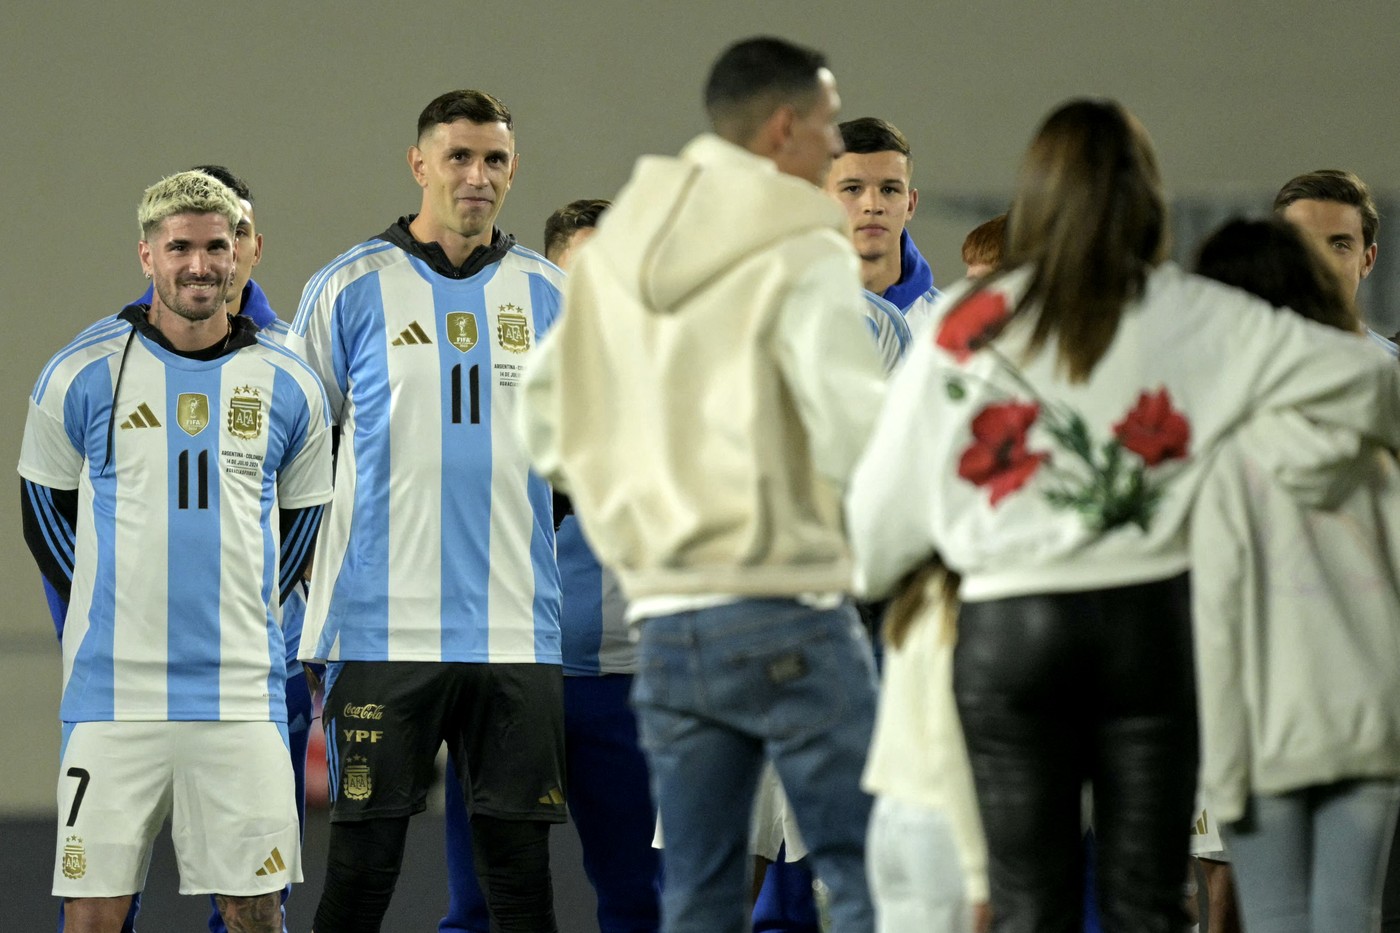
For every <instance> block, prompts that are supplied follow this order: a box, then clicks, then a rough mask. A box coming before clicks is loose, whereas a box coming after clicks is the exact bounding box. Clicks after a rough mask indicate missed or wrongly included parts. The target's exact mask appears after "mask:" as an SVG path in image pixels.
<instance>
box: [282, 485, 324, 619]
mask: <svg viewBox="0 0 1400 933" xmlns="http://www.w3.org/2000/svg"><path fill="white" fill-rule="evenodd" d="M324 511H325V506H321V505H311V506H307V507H306V508H303V509H282V510H281V517H280V520H279V524H280V525H281V528H280V531H281V536H282V547H281V549H280V553H281V555H282V561H281V566H279V567H278V569H277V585H278V591H279V593H280V594H281V600H280V601H281V602H283V603H285V602H286V601H287V597H288V596H290V595H292V590H294V589H295V588H296V586H297V584H298V583H300V582H301V578H302V574H304V573H305V572H306V568H307V566H308V565H309V564H310V563H311V554H312V551H313V550H314V547H313V546H314V545H315V543H316V532H317V531H319V530H320V528H321V516H322V514H323V512H324Z"/></svg>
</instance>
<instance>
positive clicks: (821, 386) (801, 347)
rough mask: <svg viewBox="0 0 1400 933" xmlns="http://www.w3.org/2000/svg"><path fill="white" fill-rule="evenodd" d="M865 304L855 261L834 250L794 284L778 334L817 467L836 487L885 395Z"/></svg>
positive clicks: (785, 369) (785, 375) (843, 480)
mask: <svg viewBox="0 0 1400 933" xmlns="http://www.w3.org/2000/svg"><path fill="white" fill-rule="evenodd" d="M864 302H865V299H864V296H863V294H862V292H861V288H860V282H859V280H858V279H857V277H856V273H855V258H854V256H851V255H847V254H846V253H837V252H833V253H832V254H830V255H829V256H827V257H824V258H822V259H820V260H818V261H817V262H814V263H813V264H812V265H811V266H809V267H808V268H807V269H806V270H805V272H804V274H803V275H802V276H801V278H799V279H798V280H797V281H796V282H795V283H794V284H793V287H792V289H791V290H790V291H789V293H788V295H787V297H786V298H785V300H784V301H783V306H782V307H781V308H780V309H779V311H778V318H777V323H776V328H775V333H774V351H775V354H776V356H777V361H778V366H779V368H780V369H781V370H782V374H783V378H784V380H785V381H786V383H787V385H788V388H789V390H790V391H791V392H792V396H793V399H794V401H795V402H796V405H797V413H798V417H799V418H801V419H802V424H803V426H804V427H805V428H806V433H807V439H808V443H809V444H810V445H811V451H812V460H813V463H814V464H815V465H816V468H817V470H818V472H820V473H821V474H822V475H823V476H825V477H826V478H827V479H829V480H831V481H832V482H833V483H834V484H835V485H836V487H837V488H838V489H841V488H845V486H846V484H847V482H849V480H850V477H851V470H852V469H853V468H854V467H855V463H856V460H857V458H859V456H860V453H861V450H862V449H863V448H864V446H865V442H866V439H867V438H868V437H869V436H870V430H871V427H872V426H873V425H874V423H875V415H876V413H877V412H878V411H879V409H880V400H881V398H882V396H883V394H884V374H883V372H882V370H881V368H880V361H879V359H878V357H877V356H876V353H875V348H874V346H872V344H871V340H870V333H869V329H868V327H867V325H865V324H864V320H863V319H864V317H865V307H864Z"/></svg>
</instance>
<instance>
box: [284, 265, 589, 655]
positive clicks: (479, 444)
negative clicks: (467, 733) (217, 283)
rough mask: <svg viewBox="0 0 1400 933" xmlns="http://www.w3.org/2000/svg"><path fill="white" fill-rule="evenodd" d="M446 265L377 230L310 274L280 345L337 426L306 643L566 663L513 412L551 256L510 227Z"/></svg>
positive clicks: (548, 515)
mask: <svg viewBox="0 0 1400 933" xmlns="http://www.w3.org/2000/svg"><path fill="white" fill-rule="evenodd" d="M495 248H496V250H497V252H498V254H499V259H498V261H492V262H489V263H486V264H484V265H483V266H482V267H481V268H480V269H479V270H478V271H476V272H475V273H473V274H469V275H466V276H465V277H460V278H455V277H451V276H448V275H444V274H441V273H440V272H438V271H436V270H435V269H434V268H433V267H432V266H431V265H430V264H429V263H428V262H426V261H425V260H424V259H423V258H422V257H421V256H419V255H415V254H413V253H411V252H410V251H408V250H406V249H404V248H402V247H401V246H399V245H396V244H394V243H391V242H389V241H387V240H385V239H376V240H371V241H369V242H366V243H363V244H361V245H359V246H357V247H355V248H353V249H351V250H350V251H349V252H347V253H345V254H344V255H342V256H341V257H340V258H338V259H336V260H335V261H333V262H332V263H331V264H330V265H328V266H327V267H326V268H325V269H323V270H322V271H321V272H319V273H318V274H317V275H316V276H314V277H313V278H312V279H311V281H310V282H309V283H308V284H307V287H306V290H305V292H304V294H303V296H302V302H301V306H300V308H299V309H298V311H297V315H296V318H295V319H294V321H293V322H292V325H291V333H290V335H289V337H288V346H289V347H291V348H292V349H293V350H295V351H296V352H299V353H303V354H304V355H305V357H306V359H307V360H308V362H310V364H311V366H312V368H313V369H314V370H315V371H316V372H317V373H318V374H319V375H320V376H321V378H322V380H323V381H324V382H325V384H326V390H327V393H328V394H329V397H330V403H331V409H332V419H333V420H334V421H335V422H336V423H337V424H338V425H339V428H340V446H339V452H338V455H337V461H336V483H335V500H334V504H333V506H332V507H331V509H330V514H329V515H328V516H327V518H326V520H325V523H324V524H323V526H322V529H321V536H320V540H319V542H318V544H317V553H316V559H315V571H314V575H313V582H312V587H311V596H310V600H309V603H308V607H307V616H306V623H305V630H304V634H303V639H302V657H303V658H308V659H310V658H315V659H322V660H365V661H379V660H388V661H467V662H530V663H555V664H557V663H559V661H560V642H559V572H558V567H557V565H556V563H555V558H554V524H553V517H552V516H553V513H552V505H551V494H550V490H549V487H548V486H547V485H546V484H545V482H544V481H543V480H542V479H540V478H539V477H538V476H537V475H535V474H534V473H533V472H532V471H530V470H529V469H528V460H527V458H526V457H525V454H524V452H523V450H522V449H521V444H520V442H519V440H518V439H517V438H516V435H515V432H514V430H513V426H512V425H513V418H512V411H513V408H514V405H515V394H516V386H517V385H518V383H519V381H520V379H521V377H522V375H523V372H524V365H525V361H526V360H527V359H528V358H529V355H530V354H531V353H532V352H533V351H534V349H535V346H536V345H537V343H538V341H539V339H540V337H541V335H543V334H544V333H545V331H546V330H548V328H549V326H550V325H551V324H552V323H553V321H554V318H555V316H556V314H557V313H558V308H559V286H560V283H561V281H562V273H560V272H559V270H558V269H557V268H555V267H554V266H553V265H551V264H550V263H548V262H546V261H545V260H544V259H542V258H541V257H539V256H538V255H536V254H535V253H533V252H531V251H529V250H526V249H524V248H521V247H519V246H514V245H512V243H511V242H510V241H508V238H507V242H505V243H501V244H498V245H497V247H495Z"/></svg>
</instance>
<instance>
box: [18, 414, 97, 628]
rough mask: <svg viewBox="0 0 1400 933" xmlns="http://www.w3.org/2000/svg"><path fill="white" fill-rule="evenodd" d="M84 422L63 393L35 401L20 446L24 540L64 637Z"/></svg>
mask: <svg viewBox="0 0 1400 933" xmlns="http://www.w3.org/2000/svg"><path fill="white" fill-rule="evenodd" d="M70 407H72V408H73V410H72V411H71V412H70V411H69V410H68V409H69V408H70ZM80 420H81V418H80V415H79V412H78V410H77V406H76V404H74V405H73V406H69V404H68V398H67V396H66V394H64V393H59V392H56V391H53V392H49V393H46V394H44V395H42V396H40V397H38V398H31V399H30V401H29V414H28V416H27V417H26V418H25V422H24V440H23V441H22V442H21V445H20V457H19V472H20V476H21V480H20V513H21V516H22V520H23V526H24V540H25V543H26V544H27V545H29V550H30V553H32V554H33V555H34V560H35V561H36V562H37V563H38V565H39V571H40V572H41V573H42V574H43V576H44V584H45V590H46V594H47V595H48V603H49V613H50V615H52V616H53V623H54V628H55V630H56V631H57V632H58V635H59V637H60V638H61V637H63V620H64V617H65V616H66V615H67V608H68V607H67V603H68V599H69V595H70V591H71V589H72V585H73V563H74V558H75V554H76V533H75V530H76V528H77V524H78V478H79V477H80V476H81V475H82V469H83V462H84V460H83V455H82V451H81V449H80V447H79V442H80V441H81V432H80V431H79V430H78V429H77V425H78V424H79V423H80ZM70 424H71V425H72V426H73V427H72V429H71V430H70V429H69V427H68V426H69V425H70Z"/></svg>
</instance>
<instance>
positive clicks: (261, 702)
mask: <svg viewBox="0 0 1400 933" xmlns="http://www.w3.org/2000/svg"><path fill="white" fill-rule="evenodd" d="M142 311H143V313H144V309H142ZM247 344H248V345H245V346H242V347H240V348H238V349H236V350H233V351H231V352H228V353H226V354H225V355H222V356H219V357H217V358H215V359H208V360H198V359H191V358H189V357H186V356H181V355H179V354H177V353H174V352H172V351H170V350H168V349H166V348H165V347H162V346H160V345H159V344H157V343H156V342H155V341H153V340H151V339H150V338H148V337H147V336H146V335H145V334H144V333H133V327H132V324H131V323H130V322H129V321H128V320H126V319H125V317H124V316H123V317H117V318H109V319H105V320H104V321H102V322H100V323H99V324H97V325H94V326H93V327H90V328H89V329H88V330H86V331H84V332H83V333H82V334H81V335H80V336H79V337H78V339H76V340H75V341H74V342H73V343H72V344H70V345H69V346H68V347H67V348H65V349H64V350H63V351H61V352H60V353H59V354H58V355H57V356H55V357H54V358H53V360H52V361H51V362H50V363H49V364H48V366H47V367H46V368H45V369H44V371H43V372H42V373H41V375H40V377H39V380H38V383H37V384H36V386H35V389H34V392H33V394H32V396H31V398H30V403H29V407H30V411H29V417H28V419H27V421H26V426H25V434H24V441H23V446H22V450H21V455H20V466H19V471H20V474H21V475H22V476H23V477H24V478H25V479H26V480H28V481H29V482H30V483H31V484H36V485H37V486H40V487H46V488H47V489H49V490H73V489H76V490H77V501H78V518H77V522H76V526H75V528H74V532H73V539H72V541H71V542H68V543H67V552H68V553H70V554H71V555H72V590H71V599H70V603H69V607H68V612H67V616H66V620H65V624H64V629H63V660H64V690H63V698H62V705H61V709H60V715H61V717H62V719H63V720H64V721H66V722H79V721H96V720H269V719H270V720H276V721H285V719H286V705H285V700H284V695H283V694H284V687H285V683H286V665H285V661H284V651H285V647H284V641H283V633H282V629H281V624H280V613H279V611H278V608H277V602H278V587H279V581H278V569H279V560H280V558H283V557H286V555H280V554H279V547H280V544H279V535H278V528H277V521H278V516H279V511H280V510H281V509H303V508H307V507H310V506H314V505H319V504H321V503H323V502H326V501H327V500H328V499H329V498H330V469H329V444H330V432H329V427H328V417H327V411H326V403H325V396H324V393H323V392H322V390H321V387H320V385H319V384H318V382H317V380H316V378H315V376H314V375H313V374H312V373H311V371H310V370H309V368H308V367H307V366H306V365H305V364H304V363H303V362H302V361H300V360H298V359H297V358H295V357H294V356H293V355H292V354H290V353H289V352H287V351H286V350H285V349H284V348H281V347H279V346H276V345H274V344H273V343H271V342H269V341H267V340H265V339H259V338H253V337H252V336H251V335H249V336H248V337H247ZM31 488H32V487H31Z"/></svg>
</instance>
